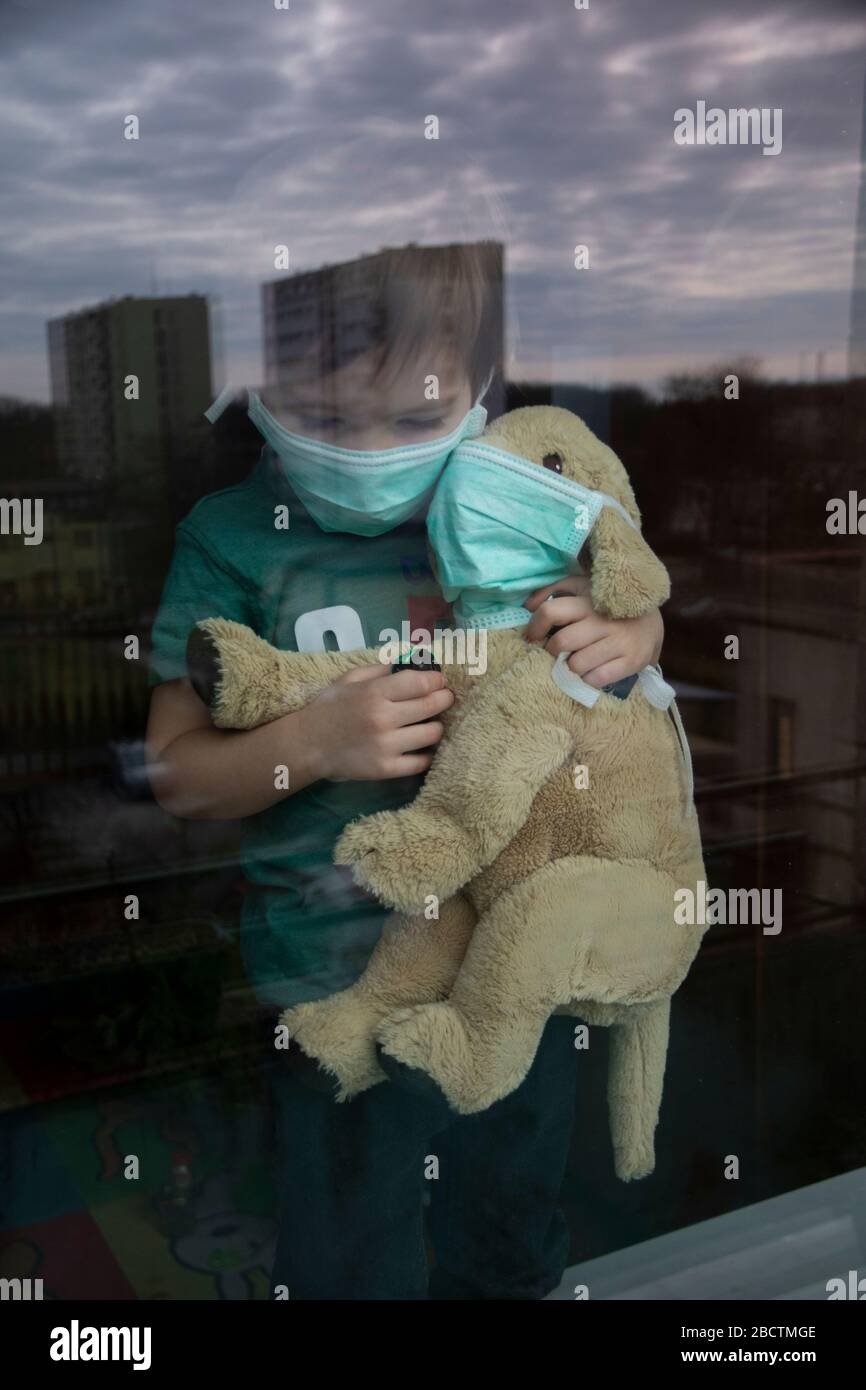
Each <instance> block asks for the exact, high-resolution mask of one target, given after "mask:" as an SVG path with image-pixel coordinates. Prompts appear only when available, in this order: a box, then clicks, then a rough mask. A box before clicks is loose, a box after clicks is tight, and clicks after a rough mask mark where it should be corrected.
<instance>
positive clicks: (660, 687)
mask: <svg viewBox="0 0 866 1390" xmlns="http://www.w3.org/2000/svg"><path fill="white" fill-rule="evenodd" d="M638 681H639V682H640V688H641V690H642V691H643V693H644V695H645V696H646V698H647V700H649V702H650V704H651V705H653V706H654V707H655V708H656V709H669V708H670V705H671V703H672V701H673V700H674V697H675V696H676V693H677V692H676V691H675V690H674V688H673V686H672V685H668V683H667V681H666V680H664V679H663V678H662V673H661V668H660V667H659V666H645V667H644V668H643V670H642V671H640V672H639V673H638Z"/></svg>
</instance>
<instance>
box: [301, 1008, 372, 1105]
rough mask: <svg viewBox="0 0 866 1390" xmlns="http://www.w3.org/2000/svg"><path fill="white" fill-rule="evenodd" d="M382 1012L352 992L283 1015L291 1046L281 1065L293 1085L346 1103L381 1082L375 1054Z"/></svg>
mask: <svg viewBox="0 0 866 1390" xmlns="http://www.w3.org/2000/svg"><path fill="white" fill-rule="evenodd" d="M383 1012H384V1010H383V1008H381V1007H379V1008H376V1007H375V1006H374V1005H373V1004H372V1003H371V1002H370V1001H369V1000H368V999H366V998H365V997H364V996H363V995H360V994H359V993H358V991H357V990H356V989H355V988H354V987H352V988H350V989H345V990H341V991H340V993H339V994H334V995H332V996H331V998H330V999H317V1000H315V1001H314V1002H312V1003H306V1004H296V1005H295V1006H294V1008H291V1009H287V1010H286V1011H285V1013H283V1014H282V1015H281V1017H280V1023H281V1024H283V1025H284V1026H285V1028H286V1029H287V1030H288V1035H289V1038H290V1039H291V1042H292V1043H293V1044H294V1045H295V1046H294V1047H291V1045H290V1048H289V1051H288V1053H287V1059H288V1061H289V1062H290V1064H291V1069H292V1070H293V1071H294V1072H295V1074H296V1075H297V1076H298V1079H299V1080H300V1081H301V1082H302V1083H303V1084H304V1085H308V1086H313V1087H314V1089H316V1090H326V1091H330V1092H331V1093H332V1094H333V1096H334V1099H335V1100H338V1101H343V1100H350V1099H351V1098H352V1096H356V1095H358V1094H359V1092H361V1091H366V1090H367V1089H368V1088H369V1087H370V1086H375V1085H376V1084H377V1083H378V1082H379V1081H384V1080H385V1074H384V1072H383V1071H382V1069H381V1067H380V1066H379V1063H378V1061H377V1059H376V1050H375V1032H376V1028H377V1027H378V1025H379V1023H380V1022H381V1019H382V1014H383ZM299 1051H300V1052H301V1053H302V1054H303V1056H299ZM304 1059H306V1060H304ZM316 1072H318V1073H319V1075H318V1077H317V1076H316V1074H315V1073H316Z"/></svg>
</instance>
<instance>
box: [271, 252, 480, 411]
mask: <svg viewBox="0 0 866 1390" xmlns="http://www.w3.org/2000/svg"><path fill="white" fill-rule="evenodd" d="M502 261H503V256H502V243H501V242H498V241H476V242H465V243H454V244H452V245H449V246H417V245H415V244H414V243H410V244H409V245H408V246H399V247H386V248H384V249H383V250H382V251H377V252H376V253H375V254H374V255H371V256H362V257H360V258H359V259H358V260H355V261H346V262H343V263H342V264H340V265H333V266H325V267H323V268H322V269H321V270H317V271H310V272H308V273H307V274H306V275H299V276H294V277H292V281H291V283H292V291H293V298H294V295H297V296H298V300H299V307H300V303H301V302H304V301H305V302H306V303H307V304H308V305H309V309H307V310H306V312H299V313H298V314H293V315H292V318H293V324H292V327H293V333H292V350H291V353H290V354H286V353H283V352H281V353H280V360H279V361H278V363H277V364H276V367H277V376H278V380H285V378H286V376H287V375H290V376H292V377H295V376H296V375H300V376H303V377H309V376H312V375H315V376H326V375H330V373H331V372H334V371H337V370H338V369H339V368H340V367H343V366H346V365H347V364H348V363H349V362H351V361H352V360H353V359H354V358H355V357H357V356H359V355H360V354H361V353H363V352H367V351H370V350H373V353H374V359H373V360H374V362H375V375H376V377H377V378H382V379H385V380H387V378H388V377H389V375H390V374H391V373H392V372H393V371H394V370H396V369H398V368H400V367H402V366H404V365H405V364H406V362H407V361H408V362H413V361H418V362H419V363H420V364H421V366H422V368H423V365H424V361H425V358H426V359H427V361H428V362H430V361H432V358H433V355H434V354H435V353H438V352H439V351H440V350H442V349H445V350H450V351H451V352H452V353H453V354H454V358H455V361H456V363H457V364H458V366H459V367H461V368H462V369H463V371H464V372H465V374H466V375H467V377H468V378H469V381H470V383H471V388H472V395H473V399H474V398H475V397H476V396H477V394H478V392H479V391H480V389H481V387H482V386H483V385H484V383H485V381H486V380H487V378H488V376H489V375H490V373H491V372H494V373H495V372H496V371H497V370H498V369H501V366H502V336H503V309H502V280H503V276H502ZM288 283H289V282H286V281H283V282H282V283H280V282H277V284H272V285H271V286H268V287H267V288H268V289H269V290H270V291H271V292H272V293H273V292H274V291H276V292H277V294H279V296H280V299H281V300H282V301H283V303H284V304H285V302H286V301H285V300H284V299H283V294H281V293H280V290H282V291H283V293H285V291H286V290H287V289H288ZM310 301H312V302H310ZM309 310H312V312H309Z"/></svg>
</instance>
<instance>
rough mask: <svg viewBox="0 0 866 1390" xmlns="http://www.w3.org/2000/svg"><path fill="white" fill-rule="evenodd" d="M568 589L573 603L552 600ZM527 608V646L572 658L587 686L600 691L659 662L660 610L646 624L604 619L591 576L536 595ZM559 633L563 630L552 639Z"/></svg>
mask: <svg viewBox="0 0 866 1390" xmlns="http://www.w3.org/2000/svg"><path fill="white" fill-rule="evenodd" d="M562 589H566V590H567V591H568V597H564V598H553V599H549V598H548V596H549V595H550V594H551V593H552V592H553V591H555V590H562ZM524 607H525V608H528V609H529V610H530V612H531V613H532V617H531V618H530V620H529V624H528V626H527V628H526V633H525V636H526V640H527V641H528V642H540V643H542V645H543V646H544V648H545V650H546V651H549V652H550V653H551V655H552V656H559V654H560V652H571V656H570V657H569V658H568V666H569V668H570V669H571V670H572V671H575V672H576V673H577V675H579V676H582V677H583V679H584V680H585V681H586V683H587V685H593V686H596V687H597V688H599V689H600V688H601V687H602V686H603V685H610V684H611V682H612V681H618V680H622V679H623V677H625V676H634V675H636V674H637V672H638V671H642V670H643V668H644V666H649V665H654V664H655V663H656V662H657V661H658V659H659V655H660V653H661V649H662V640H663V638H664V623H663V622H662V615H661V612H660V610H659V609H658V608H654V609H653V610H652V612H650V613H645V614H644V615H643V617H641V618H603V617H602V616H601V614H600V613H596V611H595V609H594V608H593V606H592V600H591V599H590V583H589V579H588V578H587V576H586V575H574V574H573V575H568V576H567V577H566V578H565V579H559V580H557V582H556V583H555V584H546V585H545V587H544V588H543V589H536V591H535V593H534V594H531V595H530V597H529V598H528V599H526V600H525V603H524ZM553 627H558V628H559V629H560V630H559V631H558V632H555V633H554V634H553V636H552V637H548V633H549V632H550V629H551V628H553Z"/></svg>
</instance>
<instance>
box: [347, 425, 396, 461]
mask: <svg viewBox="0 0 866 1390" xmlns="http://www.w3.org/2000/svg"><path fill="white" fill-rule="evenodd" d="M346 444H347V447H348V448H350V449H361V450H362V451H363V452H364V453H365V454H373V453H379V452H380V451H381V450H382V449H392V448H393V447H394V436H393V434H392V433H391V431H390V430H389V429H388V428H387V427H386V426H384V425H373V424H371V425H365V426H363V428H356V429H354V430H353V431H352V438H351V440H347V441H346Z"/></svg>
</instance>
